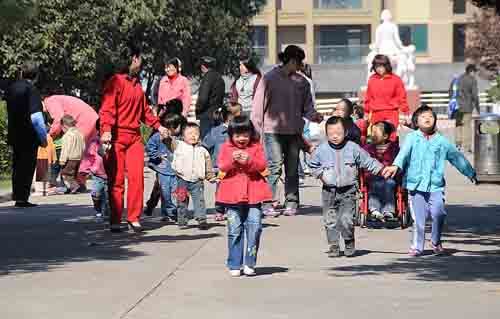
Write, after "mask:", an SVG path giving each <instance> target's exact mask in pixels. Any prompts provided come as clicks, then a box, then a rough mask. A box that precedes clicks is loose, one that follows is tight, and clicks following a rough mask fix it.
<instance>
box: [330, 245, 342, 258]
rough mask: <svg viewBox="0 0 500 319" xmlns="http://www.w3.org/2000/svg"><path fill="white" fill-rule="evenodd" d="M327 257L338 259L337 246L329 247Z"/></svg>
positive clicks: (338, 250) (338, 251)
mask: <svg viewBox="0 0 500 319" xmlns="http://www.w3.org/2000/svg"><path fill="white" fill-rule="evenodd" d="M327 253H328V257H330V258H337V257H340V247H339V245H330V249H329V250H328V252H327Z"/></svg>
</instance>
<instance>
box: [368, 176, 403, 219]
mask: <svg viewBox="0 0 500 319" xmlns="http://www.w3.org/2000/svg"><path fill="white" fill-rule="evenodd" d="M369 183H370V184H369V185H370V196H369V200H368V206H369V208H370V212H373V211H375V210H376V211H379V212H381V213H392V214H394V212H395V211H396V205H395V199H396V195H395V191H396V186H397V185H396V181H395V180H393V179H388V180H385V179H384V178H383V177H382V176H372V177H371V178H370V180H369Z"/></svg>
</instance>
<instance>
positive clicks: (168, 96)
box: [158, 58, 192, 117]
mask: <svg viewBox="0 0 500 319" xmlns="http://www.w3.org/2000/svg"><path fill="white" fill-rule="evenodd" d="M181 68H182V63H181V61H180V60H179V59H178V58H173V59H170V60H168V61H166V62H165V74H166V75H165V76H164V77H163V78H162V79H161V80H160V86H159V88H158V104H159V105H164V104H166V103H167V102H169V101H172V100H176V99H177V100H180V101H182V115H184V116H185V117H187V115H188V113H189V110H190V109H191V102H192V97H191V83H190V82H189V80H188V79H187V78H186V77H184V76H183V75H182V74H181ZM167 111H168V110H167ZM176 111H177V110H176Z"/></svg>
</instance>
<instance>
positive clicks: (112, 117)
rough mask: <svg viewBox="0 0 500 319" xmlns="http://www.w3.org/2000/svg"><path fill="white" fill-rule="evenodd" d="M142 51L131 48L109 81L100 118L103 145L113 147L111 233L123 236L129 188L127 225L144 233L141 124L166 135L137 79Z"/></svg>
mask: <svg viewBox="0 0 500 319" xmlns="http://www.w3.org/2000/svg"><path fill="white" fill-rule="evenodd" d="M141 54H142V52H141V50H140V48H139V47H137V46H131V47H130V48H129V50H128V51H127V52H126V57H125V56H124V57H123V58H127V61H128V62H127V63H129V64H128V65H126V66H125V67H123V68H122V69H121V70H120V71H119V72H118V73H117V74H115V75H114V76H112V77H111V78H110V79H109V80H107V81H106V83H105V87H104V92H103V97H102V104H101V109H100V112H99V115H100V124H101V125H100V126H101V142H102V143H103V145H110V146H111V147H110V149H109V151H108V154H106V156H105V158H104V165H105V169H106V174H107V175H108V188H109V193H110V206H111V231H112V232H120V231H121V228H120V223H121V220H122V213H123V197H124V193H125V172H126V175H127V179H128V188H127V222H128V224H129V226H130V227H131V228H132V229H133V230H134V231H136V232H139V231H142V226H141V224H140V222H139V219H140V216H141V212H142V205H143V197H144V145H143V144H142V138H141V130H140V127H141V122H144V123H145V124H146V125H148V126H150V127H153V128H155V129H158V131H159V132H160V133H161V134H162V135H165V136H166V135H167V134H168V131H167V129H166V128H164V127H163V126H161V125H160V122H159V120H158V118H157V117H155V116H154V115H153V113H152V111H151V109H150V108H149V106H148V105H147V101H146V97H145V95H144V91H143V90H142V87H141V84H140V82H139V79H138V75H139V72H140V70H141V66H142V58H141Z"/></svg>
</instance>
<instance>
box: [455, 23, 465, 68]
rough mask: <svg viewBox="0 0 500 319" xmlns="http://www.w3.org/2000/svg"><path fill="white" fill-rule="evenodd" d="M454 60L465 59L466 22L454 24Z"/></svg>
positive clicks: (460, 60)
mask: <svg viewBox="0 0 500 319" xmlns="http://www.w3.org/2000/svg"><path fill="white" fill-rule="evenodd" d="M453 61H454V62H464V61H465V24H455V25H454V26H453Z"/></svg>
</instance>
